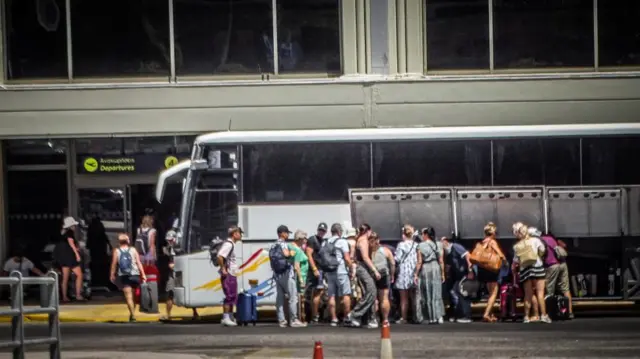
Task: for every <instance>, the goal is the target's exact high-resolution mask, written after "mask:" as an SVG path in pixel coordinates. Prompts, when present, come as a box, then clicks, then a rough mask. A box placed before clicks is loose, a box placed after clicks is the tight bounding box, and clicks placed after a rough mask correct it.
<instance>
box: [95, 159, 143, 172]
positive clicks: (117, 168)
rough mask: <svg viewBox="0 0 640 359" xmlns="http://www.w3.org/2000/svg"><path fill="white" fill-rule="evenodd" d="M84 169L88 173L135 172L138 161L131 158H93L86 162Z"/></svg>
mask: <svg viewBox="0 0 640 359" xmlns="http://www.w3.org/2000/svg"><path fill="white" fill-rule="evenodd" d="M84 169H85V170H87V172H95V171H96V170H99V171H100V172H135V171H136V160H135V158H131V157H119V158H99V159H98V160H97V161H96V159H95V158H93V157H89V158H87V159H85V160H84Z"/></svg>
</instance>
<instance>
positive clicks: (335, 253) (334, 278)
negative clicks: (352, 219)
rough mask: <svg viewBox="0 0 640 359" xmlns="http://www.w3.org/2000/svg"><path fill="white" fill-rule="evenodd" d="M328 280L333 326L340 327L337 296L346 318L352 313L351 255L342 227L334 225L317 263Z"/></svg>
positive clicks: (323, 244) (337, 224)
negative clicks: (343, 236) (340, 300)
mask: <svg viewBox="0 0 640 359" xmlns="http://www.w3.org/2000/svg"><path fill="white" fill-rule="evenodd" d="M316 263H317V264H318V265H319V266H320V268H321V269H322V272H323V273H324V275H325V277H326V278H327V294H328V295H329V314H330V315H331V326H332V327H336V326H338V315H337V310H336V296H337V297H340V298H341V299H342V305H343V313H344V315H345V318H347V322H348V319H349V318H350V313H351V279H350V278H351V276H353V275H355V273H349V271H350V269H351V265H352V262H351V256H350V255H349V242H347V240H346V239H344V238H342V225H340V224H339V223H334V224H333V225H332V226H331V237H330V238H329V239H327V240H325V241H324V242H323V243H322V247H321V248H320V252H319V253H318V261H317V262H316Z"/></svg>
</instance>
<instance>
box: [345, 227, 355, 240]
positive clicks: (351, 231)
mask: <svg viewBox="0 0 640 359" xmlns="http://www.w3.org/2000/svg"><path fill="white" fill-rule="evenodd" d="M356 235H357V233H356V229H355V228H349V229H347V232H346V233H345V235H344V236H345V237H347V238H350V237H355V236H356Z"/></svg>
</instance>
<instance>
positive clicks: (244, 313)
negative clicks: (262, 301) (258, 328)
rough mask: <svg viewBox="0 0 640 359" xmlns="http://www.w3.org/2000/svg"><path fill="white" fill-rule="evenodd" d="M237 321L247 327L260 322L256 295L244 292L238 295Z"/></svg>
mask: <svg viewBox="0 0 640 359" xmlns="http://www.w3.org/2000/svg"><path fill="white" fill-rule="evenodd" d="M236 320H237V321H238V324H239V325H244V326H245V327H246V326H247V325H248V324H249V323H253V325H256V322H257V321H258V297H257V296H256V295H255V294H251V293H247V292H243V293H240V294H239V295H238V304H237V305H236Z"/></svg>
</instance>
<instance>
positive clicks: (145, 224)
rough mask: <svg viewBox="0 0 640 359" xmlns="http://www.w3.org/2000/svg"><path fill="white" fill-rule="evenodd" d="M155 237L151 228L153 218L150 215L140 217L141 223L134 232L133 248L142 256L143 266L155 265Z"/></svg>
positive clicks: (155, 232)
mask: <svg viewBox="0 0 640 359" xmlns="http://www.w3.org/2000/svg"><path fill="white" fill-rule="evenodd" d="M156 235H157V231H156V229H155V228H154V226H153V217H152V216H151V215H146V216H144V217H142V222H141V223H140V227H138V230H137V232H136V242H135V248H136V251H138V253H139V254H140V256H142V261H143V263H144V264H155V262H156V260H157V259H158V256H157V255H156V239H157V238H156Z"/></svg>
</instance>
